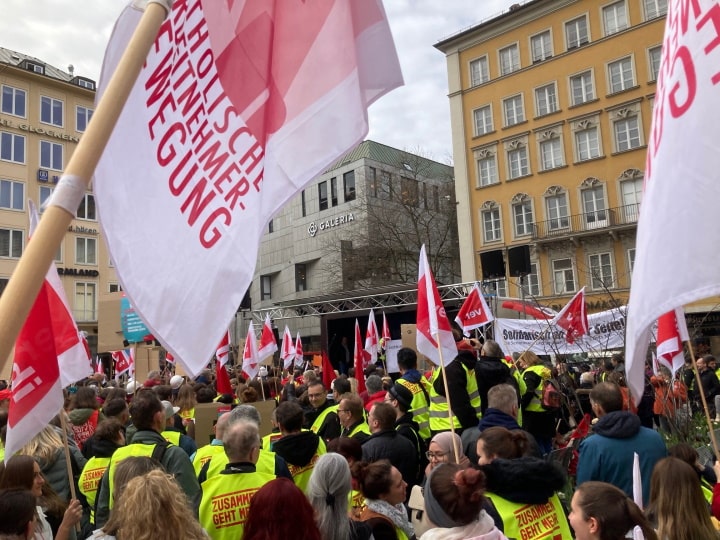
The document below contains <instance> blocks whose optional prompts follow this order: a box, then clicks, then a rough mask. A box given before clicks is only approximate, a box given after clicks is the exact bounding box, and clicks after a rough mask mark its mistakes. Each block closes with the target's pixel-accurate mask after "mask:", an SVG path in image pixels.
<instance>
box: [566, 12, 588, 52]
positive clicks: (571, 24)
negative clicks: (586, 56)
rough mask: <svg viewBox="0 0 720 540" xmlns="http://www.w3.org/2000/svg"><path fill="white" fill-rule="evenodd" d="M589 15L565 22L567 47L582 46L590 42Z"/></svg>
mask: <svg viewBox="0 0 720 540" xmlns="http://www.w3.org/2000/svg"><path fill="white" fill-rule="evenodd" d="M588 41H589V38H588V24H587V16H586V15H583V16H581V17H578V18H577V19H573V20H572V21H568V22H566V23H565V44H566V46H567V49H568V50H570V49H574V48H576V47H581V46H582V45H585V44H586V43H588Z"/></svg>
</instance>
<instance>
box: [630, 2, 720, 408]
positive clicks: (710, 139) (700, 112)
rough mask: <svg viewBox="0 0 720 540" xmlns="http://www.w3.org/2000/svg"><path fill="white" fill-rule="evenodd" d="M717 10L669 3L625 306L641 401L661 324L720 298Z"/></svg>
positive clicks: (712, 5) (634, 384)
mask: <svg viewBox="0 0 720 540" xmlns="http://www.w3.org/2000/svg"><path fill="white" fill-rule="evenodd" d="M717 8H718V6H717V2H710V1H702V2H690V3H688V2H685V1H681V0H672V1H670V2H668V14H667V22H666V26H665V39H664V42H663V49H662V58H661V61H660V71H659V75H658V82H657V90H656V93H655V100H654V104H653V122H652V129H651V131H650V135H649V137H648V141H647V143H648V152H647V164H646V171H645V190H644V192H643V200H642V208H641V211H640V220H639V222H638V231H637V241H636V254H635V265H634V267H633V281H632V287H631V289H630V301H629V304H628V319H627V343H626V360H627V375H628V376H627V380H628V386H630V388H631V390H632V394H633V398H634V399H635V400H636V402H637V400H639V399H640V397H641V396H642V393H643V388H644V377H643V373H644V366H645V359H646V354H647V346H648V343H649V342H650V329H651V327H652V325H653V324H654V322H655V320H656V319H658V318H659V317H660V316H661V315H662V314H663V313H667V312H668V311H671V310H674V309H675V308H677V307H680V306H683V305H686V304H689V303H691V302H694V301H696V300H700V299H703V298H708V297H710V296H713V295H718V294H720V273H718V266H720V252H719V251H718V250H717V249H716V247H717V246H720V225H718V223H717V201H718V200H720V184H719V183H718V178H717V176H718V170H720V137H719V136H718V135H719V134H720V107H718V106H717V104H718V102H719V98H720V86H718V82H720V81H719V76H718V66H720V48H718V47H716V42H714V41H713V39H716V36H717V29H716V27H715V24H714V23H715V21H716V19H717V18H716V17H715V16H714V15H713V14H714V13H715V12H716V11H717ZM698 254H702V256H700V258H698V256H699V255H698Z"/></svg>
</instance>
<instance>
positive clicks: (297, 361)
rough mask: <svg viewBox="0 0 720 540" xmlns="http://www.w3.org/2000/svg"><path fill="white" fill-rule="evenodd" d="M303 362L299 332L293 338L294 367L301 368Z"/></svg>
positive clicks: (303, 355) (303, 356)
mask: <svg viewBox="0 0 720 540" xmlns="http://www.w3.org/2000/svg"><path fill="white" fill-rule="evenodd" d="M304 360H305V354H304V353H303V348H302V340H301V339H300V332H298V333H297V337H296V338H295V365H296V366H298V367H302V365H303V362H304Z"/></svg>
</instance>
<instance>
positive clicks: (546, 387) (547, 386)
mask: <svg viewBox="0 0 720 540" xmlns="http://www.w3.org/2000/svg"><path fill="white" fill-rule="evenodd" d="M540 403H541V405H542V407H543V409H545V410H547V411H556V410H558V409H560V407H562V392H561V391H560V385H559V384H558V382H557V381H556V380H555V379H546V380H544V381H543V389H542V401H541V402H540Z"/></svg>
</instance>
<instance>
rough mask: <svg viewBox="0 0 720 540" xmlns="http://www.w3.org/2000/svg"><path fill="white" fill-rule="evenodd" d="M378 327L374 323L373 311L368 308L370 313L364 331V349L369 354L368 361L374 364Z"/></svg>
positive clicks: (377, 346) (375, 360) (376, 353)
mask: <svg viewBox="0 0 720 540" xmlns="http://www.w3.org/2000/svg"><path fill="white" fill-rule="evenodd" d="M378 341H379V340H378V329H377V324H375V311H374V310H372V309H371V310H370V315H369V316H368V327H367V330H366V332H365V351H366V352H367V353H368V354H369V355H370V359H369V363H371V364H374V363H375V362H377V356H378V348H379V343H378Z"/></svg>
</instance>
